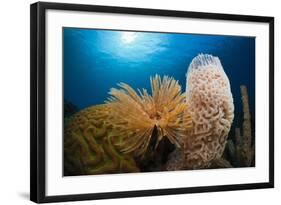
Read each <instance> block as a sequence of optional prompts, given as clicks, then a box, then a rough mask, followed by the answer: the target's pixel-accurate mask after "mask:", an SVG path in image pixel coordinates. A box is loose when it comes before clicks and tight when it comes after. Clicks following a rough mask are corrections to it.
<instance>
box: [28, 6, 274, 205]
mask: <svg viewBox="0 0 281 205" xmlns="http://www.w3.org/2000/svg"><path fill="white" fill-rule="evenodd" d="M30 41H31V141H30V142H31V156H30V157H31V177H30V179H31V182H30V185H31V187H30V192H31V195H30V197H31V200H32V201H35V202H38V203H41V202H57V201H72V200H90V199H106V198H119V197H137V196H153V195H166V194H184V193H195V192H211V191H225V190H243V189H257V188H272V187H273V186H274V143H273V140H274V139H273V138H274V82H273V80H274V18H273V17H264V16H247V15H229V14H215V13H201V12H186V11H172V10H155V9H142V8H125V7H108V6H96V5H80V4H62V3H46V2H44V3H43V2H39V3H35V4H32V5H31V38H30Z"/></svg>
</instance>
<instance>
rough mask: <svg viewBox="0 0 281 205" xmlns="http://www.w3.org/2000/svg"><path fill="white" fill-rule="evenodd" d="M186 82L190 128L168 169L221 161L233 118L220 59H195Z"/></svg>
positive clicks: (208, 56)
mask: <svg viewBox="0 0 281 205" xmlns="http://www.w3.org/2000/svg"><path fill="white" fill-rule="evenodd" d="M186 82H187V83H186V101H187V106H188V110H187V112H188V113H189V115H190V116H191V119H192V123H193V129H192V132H191V133H190V134H189V135H188V136H187V137H186V138H185V141H184V147H183V149H179V150H176V151H175V152H176V153H177V154H172V155H171V157H170V160H169V161H168V163H167V169H168V170H178V169H198V168H206V167H209V166H210V165H211V164H212V162H213V161H214V160H218V159H220V158H221V156H222V154H223V151H224V148H225V144H226V142H227V136H228V132H229V130H230V127H231V124H232V121H233V117H234V105H233V99H232V94H231V90H230V84H229V80H228V78H227V76H226V74H225V72H224V70H223V67H222V65H221V63H220V60H219V58H217V57H213V56H211V55H203V54H200V55H198V56H197V57H195V58H194V59H193V60H192V62H191V64H190V66H189V68H188V73H187V80H186ZM183 161H184V163H183Z"/></svg>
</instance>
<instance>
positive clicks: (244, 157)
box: [227, 85, 255, 167]
mask: <svg viewBox="0 0 281 205" xmlns="http://www.w3.org/2000/svg"><path fill="white" fill-rule="evenodd" d="M240 91H241V100H242V105H243V124H242V131H243V134H241V129H240V128H239V127H237V128H235V143H234V142H233V140H231V139H229V140H228V143H227V151H228V153H229V155H230V161H231V162H232V163H233V164H234V166H236V167H249V166H252V165H253V163H254V158H255V146H254V145H252V128H251V114H250V109H249V100H248V92H247V87H246V86H245V85H241V86H240Z"/></svg>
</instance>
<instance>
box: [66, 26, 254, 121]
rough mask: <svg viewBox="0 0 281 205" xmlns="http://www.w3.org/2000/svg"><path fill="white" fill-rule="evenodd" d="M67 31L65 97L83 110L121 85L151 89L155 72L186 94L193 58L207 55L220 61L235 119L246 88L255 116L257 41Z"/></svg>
mask: <svg viewBox="0 0 281 205" xmlns="http://www.w3.org/2000/svg"><path fill="white" fill-rule="evenodd" d="M63 31H64V32H63V52H64V59H63V63H64V65H63V66H64V68H63V69H64V99H66V100H68V101H70V102H71V103H73V104H75V105H76V106H78V107H79V109H82V108H85V107H88V106H90V105H94V104H101V103H104V101H105V100H106V99H107V97H108V92H109V90H110V88H112V87H117V83H119V82H125V83H127V84H129V85H130V86H132V87H133V88H135V89H136V88H146V89H148V90H150V83H149V78H150V76H154V75H155V74H159V75H161V76H163V75H169V76H173V77H174V78H175V79H176V80H178V81H179V83H180V84H181V86H182V90H183V91H185V80H186V77H185V75H186V72H187V68H188V66H189V64H190V62H191V60H192V59H193V58H194V57H195V56H197V55H198V54H199V53H207V54H212V55H214V56H218V57H219V58H220V60H221V63H222V65H223V67H224V69H225V72H226V74H227V76H228V78H229V80H230V83H231V90H232V94H233V97H234V103H235V115H236V116H237V115H241V113H242V106H241V95H240V85H242V84H243V85H246V86H247V88H248V93H249V100H250V110H251V111H252V115H253V114H254V110H255V109H254V105H255V38H254V37H239V36H219V35H200V34H174V33H173V34H171V33H148V32H134V33H130V32H124V31H123V32H122V31H110V30H95V29H79V28H64V30H63ZM253 116H254V115H253Z"/></svg>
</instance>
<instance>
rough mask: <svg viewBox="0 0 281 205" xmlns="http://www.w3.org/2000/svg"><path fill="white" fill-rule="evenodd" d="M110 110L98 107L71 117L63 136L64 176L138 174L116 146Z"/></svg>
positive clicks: (126, 155) (127, 157) (130, 158)
mask: <svg viewBox="0 0 281 205" xmlns="http://www.w3.org/2000/svg"><path fill="white" fill-rule="evenodd" d="M110 112H111V107H110V106H108V105H97V106H92V107H89V108H86V109H84V110H82V111H80V112H78V113H77V114H75V115H74V116H72V117H71V119H70V120H69V123H68V124H67V126H65V132H64V133H65V134H64V174H65V175H82V174H103V173H119V172H120V173H124V172H138V171H139V169H138V167H137V165H136V163H135V161H134V159H133V157H132V156H131V155H128V154H124V153H121V152H120V151H119V150H118V149H117V148H116V146H115V144H116V143H118V142H120V141H122V136H118V135H116V132H115V129H114V125H113V124H112V123H111V119H110V115H109V113H110Z"/></svg>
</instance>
